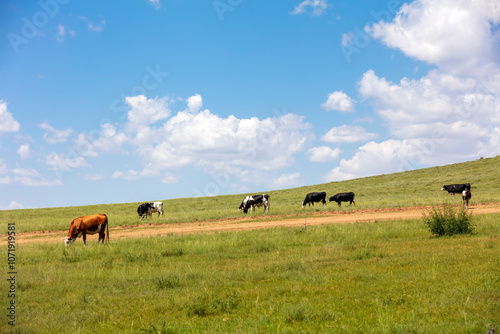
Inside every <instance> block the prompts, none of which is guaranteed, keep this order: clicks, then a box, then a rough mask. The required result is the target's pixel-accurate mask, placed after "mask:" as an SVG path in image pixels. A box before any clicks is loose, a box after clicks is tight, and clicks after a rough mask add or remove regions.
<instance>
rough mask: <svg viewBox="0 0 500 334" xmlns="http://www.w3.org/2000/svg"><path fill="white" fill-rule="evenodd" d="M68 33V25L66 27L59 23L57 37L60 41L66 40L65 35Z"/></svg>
mask: <svg viewBox="0 0 500 334" xmlns="http://www.w3.org/2000/svg"><path fill="white" fill-rule="evenodd" d="M65 34H66V27H64V26H63V25H62V24H59V25H58V26H57V36H56V39H57V40H58V41H59V42H62V41H64V35H65Z"/></svg>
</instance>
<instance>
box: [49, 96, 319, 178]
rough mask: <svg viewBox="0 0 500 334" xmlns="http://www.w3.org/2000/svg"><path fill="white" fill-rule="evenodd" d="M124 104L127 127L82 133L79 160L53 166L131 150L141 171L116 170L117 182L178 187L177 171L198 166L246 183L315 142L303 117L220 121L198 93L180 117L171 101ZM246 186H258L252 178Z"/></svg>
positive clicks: (142, 99) (78, 141) (140, 100)
mask: <svg viewBox="0 0 500 334" xmlns="http://www.w3.org/2000/svg"><path fill="white" fill-rule="evenodd" d="M126 102H127V104H128V105H129V107H130V109H129V111H128V114H127V122H126V123H125V124H123V125H122V126H120V128H117V127H116V126H114V125H110V124H104V125H103V126H102V127H101V131H97V132H96V133H93V134H84V133H81V134H79V135H78V136H77V138H76V140H75V141H74V145H73V147H74V150H75V152H77V153H78V154H79V155H80V157H81V159H79V160H74V161H66V160H63V161H62V162H61V161H60V160H61V157H58V156H54V155H53V156H51V158H55V159H54V160H56V161H58V162H57V163H56V162H54V163H53V164H54V165H58V166H61V167H59V168H62V167H64V166H65V163H64V162H68V163H70V164H71V165H76V166H80V164H81V166H85V159H84V158H83V157H93V158H95V157H98V156H99V155H100V154H102V153H104V152H114V153H120V152H121V153H123V152H129V151H130V149H132V150H133V152H134V154H135V155H136V156H137V157H138V159H139V161H140V163H141V165H142V170H141V171H132V172H131V171H128V172H124V171H117V172H115V173H114V174H113V176H112V177H113V178H122V179H127V180H132V179H136V178H141V177H159V178H160V179H161V181H162V182H163V183H167V184H168V183H176V182H178V181H179V176H178V175H176V173H177V171H178V170H179V169H181V168H184V167H194V168H199V169H201V170H202V171H203V172H205V173H215V172H218V171H230V172H231V173H232V174H231V175H236V174H238V177H237V178H238V180H244V179H245V177H246V176H245V175H250V174H251V173H252V172H254V171H262V170H268V171H270V170H273V171H274V170H278V169H280V168H283V167H287V166H290V165H292V164H293V163H294V161H295V159H294V155H295V154H297V153H298V152H300V151H303V150H305V149H306V147H307V145H308V143H309V142H310V141H311V140H312V139H313V138H314V134H313V133H312V130H311V125H310V124H309V123H307V122H305V118H304V117H303V116H298V115H296V114H290V113H289V114H283V115H279V116H275V117H269V118H265V119H259V118H257V117H251V118H242V119H240V118H237V117H236V116H234V115H229V116H227V117H221V116H219V115H217V114H214V113H212V112H211V111H210V110H208V109H202V107H203V99H202V97H201V96H200V95H199V94H196V95H193V96H191V97H189V98H187V99H186V102H187V108H186V109H185V110H182V111H177V112H172V111H171V110H170V107H169V105H170V103H171V101H170V99H169V98H167V97H164V98H158V97H157V98H150V99H148V98H146V97H145V96H142V95H139V96H135V97H127V98H126ZM74 159H76V158H74ZM51 168H55V167H52V166H51ZM233 172H234V173H236V174H234V173H233ZM235 177H236V176H235ZM248 181H249V182H255V180H254V179H251V178H250V177H249V178H248ZM268 181H269V182H270V181H271V180H270V179H269V180H268Z"/></svg>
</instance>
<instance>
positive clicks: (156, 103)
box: [125, 95, 170, 126]
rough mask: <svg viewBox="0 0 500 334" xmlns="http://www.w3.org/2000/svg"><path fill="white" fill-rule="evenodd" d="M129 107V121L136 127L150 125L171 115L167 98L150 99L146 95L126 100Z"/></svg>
mask: <svg viewBox="0 0 500 334" xmlns="http://www.w3.org/2000/svg"><path fill="white" fill-rule="evenodd" d="M125 102H126V103H127V104H128V105H129V107H130V111H129V112H128V115H127V117H128V121H129V122H130V123H132V124H134V125H136V126H137V125H150V124H153V123H155V122H158V121H160V120H163V119H165V118H167V117H168V116H169V115H170V109H169V105H168V104H169V99H168V98H167V97H163V98H154V99H148V98H146V96H144V95H137V96H129V97H127V98H125Z"/></svg>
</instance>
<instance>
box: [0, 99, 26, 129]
mask: <svg viewBox="0 0 500 334" xmlns="http://www.w3.org/2000/svg"><path fill="white" fill-rule="evenodd" d="M20 127H21V126H20V125H19V123H18V122H17V121H16V120H15V119H14V117H12V114H11V113H10V112H8V111H7V102H5V101H4V100H0V133H1V132H18V131H19V128H20Z"/></svg>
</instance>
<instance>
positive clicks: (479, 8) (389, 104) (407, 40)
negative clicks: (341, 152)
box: [325, 0, 500, 181]
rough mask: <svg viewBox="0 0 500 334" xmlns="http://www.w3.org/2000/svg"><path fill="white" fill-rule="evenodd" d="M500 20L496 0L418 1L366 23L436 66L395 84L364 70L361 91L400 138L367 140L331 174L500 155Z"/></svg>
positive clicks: (337, 177) (371, 172) (370, 29)
mask: <svg viewBox="0 0 500 334" xmlns="http://www.w3.org/2000/svg"><path fill="white" fill-rule="evenodd" d="M499 23H500V4H499V3H498V1H493V0H476V1H464V0H458V1H451V0H440V1H436V0H416V1H413V2H412V3H411V4H404V5H403V6H402V7H401V10H400V11H399V12H398V14H397V15H396V17H395V18H394V20H393V21H392V22H379V23H377V24H374V25H372V26H370V27H366V28H365V30H366V31H367V32H368V33H370V34H371V35H372V36H373V37H375V38H378V39H380V40H381V41H382V42H383V43H385V44H386V45H387V46H389V47H392V48H396V49H399V50H401V51H402V52H404V53H405V54H406V55H407V56H410V57H414V58H416V59H418V60H422V61H426V62H428V63H429V64H432V65H435V66H436V68H435V69H433V70H431V71H429V72H428V73H427V74H425V75H424V76H422V77H421V78H419V79H408V78H403V79H401V80H400V81H399V82H396V83H394V82H391V81H388V80H386V79H385V78H381V77H378V76H377V75H376V74H375V72H374V71H373V70H369V71H367V72H365V73H364V75H363V77H362V78H361V80H360V81H359V93H360V95H361V96H362V98H363V100H364V101H365V102H368V103H370V104H371V105H372V106H373V107H374V110H375V112H376V113H377V114H378V116H379V117H380V118H381V122H383V124H385V125H386V126H387V127H388V129H389V132H390V134H391V135H392V137H393V138H394V139H391V140H386V141H383V142H380V143H376V142H369V143H367V144H365V145H363V146H361V147H360V148H359V149H358V151H357V152H356V153H355V154H354V156H353V157H352V158H351V159H349V160H346V159H342V160H341V162H340V164H339V166H338V167H336V168H334V169H333V170H332V171H330V173H329V174H328V175H327V176H326V177H325V179H326V180H328V181H332V180H342V179H347V178H353V177H361V176H366V175H374V174H382V173H390V172H397V171H402V170H408V169H414V168H420V167H424V166H429V165H442V164H449V163H451V162H460V161H467V160H472V159H476V158H479V157H481V156H494V155H497V154H500V145H499V144H500V64H499V60H500V58H499V57H498V54H499V52H498V51H499V44H500V43H499V40H500V35H499V34H498V29H496V28H494V25H498V24H499ZM346 40H347V37H346ZM325 137H326V135H325Z"/></svg>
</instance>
